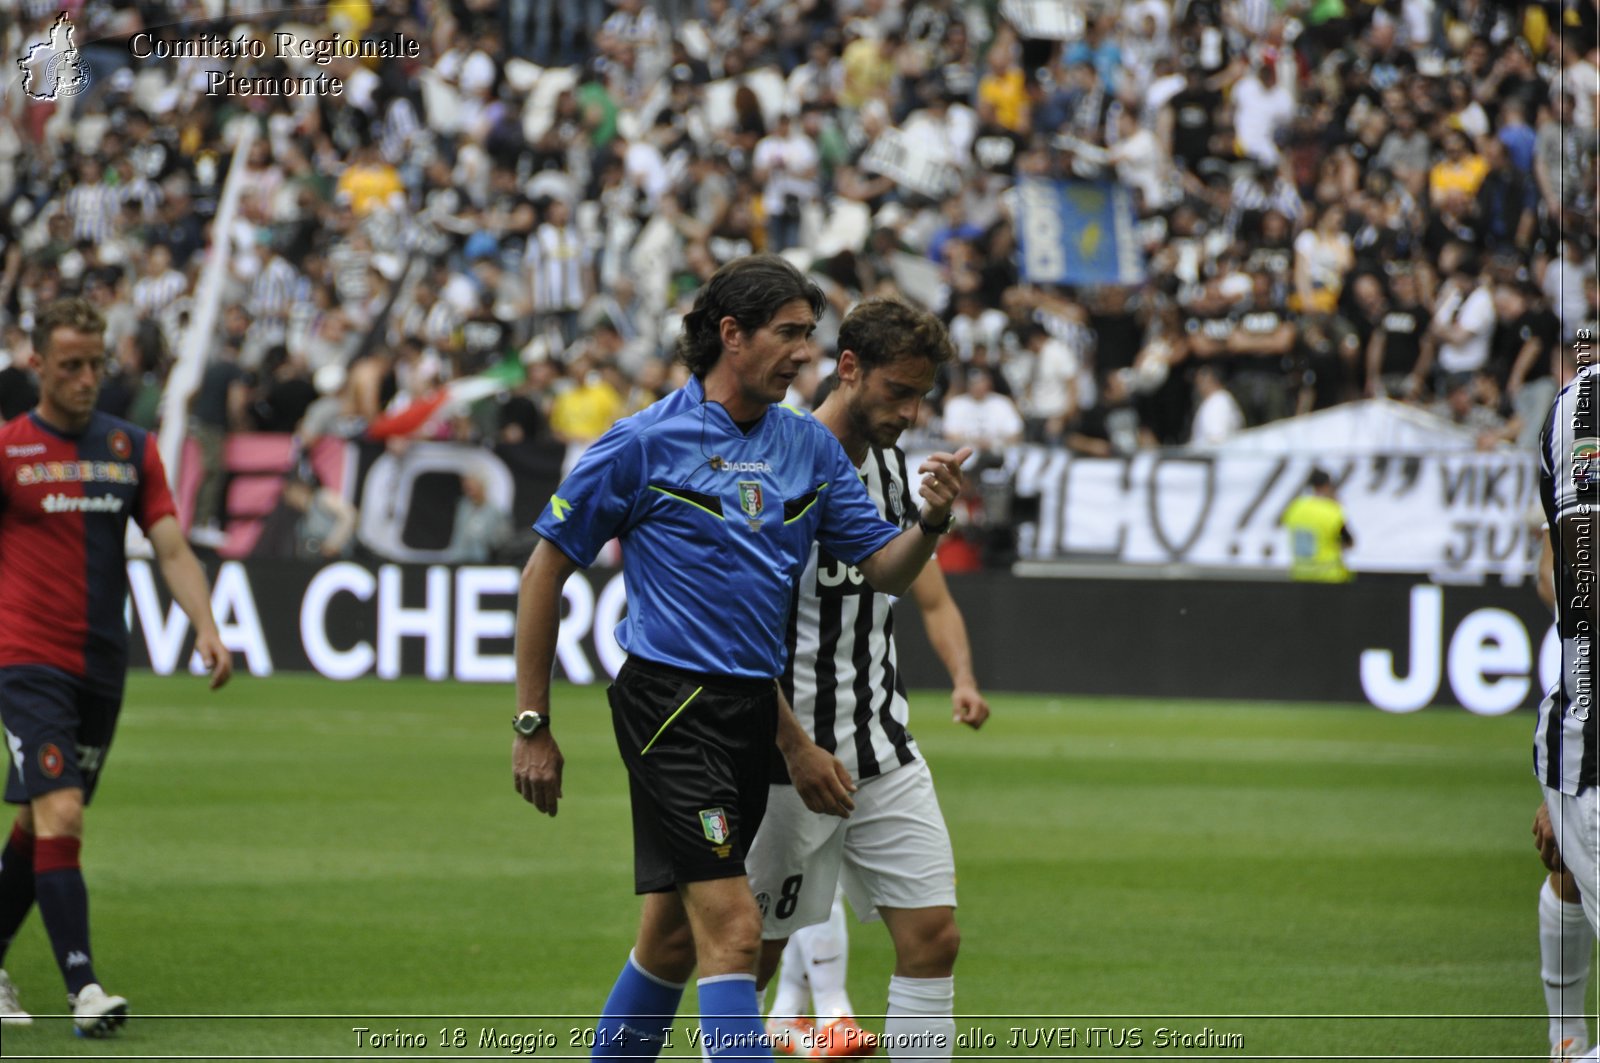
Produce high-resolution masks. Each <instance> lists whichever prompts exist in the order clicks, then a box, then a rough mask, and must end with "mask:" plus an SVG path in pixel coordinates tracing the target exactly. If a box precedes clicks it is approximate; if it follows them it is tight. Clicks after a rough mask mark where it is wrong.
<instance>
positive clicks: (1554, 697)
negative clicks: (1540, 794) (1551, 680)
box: [1533, 365, 1600, 794]
mask: <svg viewBox="0 0 1600 1063" xmlns="http://www.w3.org/2000/svg"><path fill="white" fill-rule="evenodd" d="M1597 401H1600V370H1597V369H1596V367H1595V366H1592V365H1591V366H1585V367H1584V368H1583V369H1582V370H1580V371H1579V373H1578V375H1577V376H1576V377H1575V378H1574V379H1573V381H1572V382H1571V383H1570V384H1568V385H1567V386H1566V387H1565V388H1563V389H1562V390H1561V393H1560V394H1559V395H1557V396H1556V400H1555V403H1554V404H1553V405H1552V406H1551V408H1550V412H1549V413H1548V414H1547V415H1546V417H1545V424H1544V431H1543V432H1542V434H1541V435H1540V437H1539V496H1540V501H1541V502H1542V503H1543V505H1544V512H1545V517H1546V518H1547V520H1548V521H1549V524H1550V540H1551V545H1552V546H1553V547H1554V548H1555V559H1556V565H1555V584H1556V630H1557V632H1558V633H1559V634H1560V636H1561V681H1560V682H1559V683H1557V684H1556V685H1555V686H1554V687H1553V688H1552V689H1551V690H1550V691H1549V693H1548V694H1546V695H1545V699H1544V701H1543V703H1541V704H1540V706H1539V723H1538V728H1537V730H1535V732H1534V740H1533V766H1534V773H1535V774H1536V775H1538V777H1539V781H1540V782H1541V783H1543V784H1544V785H1545V786H1548V787H1550V788H1551V789H1554V790H1559V791H1560V792H1562V793H1564V794H1576V793H1578V792H1580V791H1581V790H1584V789H1586V788H1588V787H1592V786H1595V785H1597V784H1600V772H1597V770H1596V769H1597V767H1600V761H1597V759H1596V757H1597V750H1596V738H1597V735H1600V732H1597V730H1596V726H1597V725H1596V721H1597V719H1600V717H1597V714H1596V712H1595V688H1594V680H1595V671H1596V669H1595V662H1594V653H1595V648H1596V643H1595V627H1596V625H1597V624H1600V598H1597V597H1596V594H1597V592H1600V588H1597V587H1596V585H1595V583H1596V578H1595V577H1596V558H1597V554H1596V552H1595V551H1596V548H1597V545H1600V544H1597V543H1596V532H1597V530H1600V528H1597V525H1600V417H1597V412H1596V410H1595V404H1596V402H1597ZM1563 521H1567V522H1569V523H1571V522H1576V523H1575V530H1576V535H1575V536H1572V537H1571V538H1573V539H1574V540H1575V542H1574V546H1575V548H1574V549H1573V550H1571V551H1568V550H1566V549H1565V548H1564V547H1563V545H1562V536H1561V532H1560V528H1561V524H1562V522H1563Z"/></svg>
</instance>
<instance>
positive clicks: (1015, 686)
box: [129, 561, 1559, 715]
mask: <svg viewBox="0 0 1600 1063" xmlns="http://www.w3.org/2000/svg"><path fill="white" fill-rule="evenodd" d="M212 576H213V585H214V589H213V593H212V604H213V609H214V611H215V613H216V615H217V619H218V622H219V625H220V627H221V630H222V635H223V640H224V641H225V642H226V643H227V644H228V646H229V647H230V648H231V649H232V650H233V652H234V655H235V667H236V669H237V670H239V671H240V672H247V673H249V674H251V675H255V676H269V675H272V674H274V673H275V672H308V671H309V672H316V673H319V674H321V675H324V676H327V677H328V678H330V679H356V678H360V677H364V676H377V677H379V678H383V679H393V678H396V677H399V676H425V677H427V678H429V679H433V680H456V681H461V682H500V683H508V682H511V681H512V680H513V678H514V677H515V668H516V666H515V659H514V657H513V633H514V628H515V620H516V594H517V586H518V579H519V572H518V570H517V568H516V567H515V566H510V565H484V566H461V567H451V566H447V565H402V564H386V565H380V566H377V567H366V566H362V565H358V564H354V563H349V562H341V563H336V564H331V565H326V566H321V567H319V566H315V565H309V564H300V563H296V562H290V561H283V562H239V561H227V562H223V563H222V564H221V565H220V566H219V567H218V568H216V569H215V571H214V572H213V573H212ZM129 577H130V595H129V599H130V601H129V623H130V627H131V630H132V658H133V663H134V664H135V666H140V667H149V668H152V669H153V670H155V671H156V672H158V673H162V674H167V673H171V672H173V671H176V670H177V669H178V668H180V667H185V666H187V667H190V668H192V669H197V662H195V661H194V660H193V658H192V654H191V649H192V646H193V637H192V632H191V631H190V628H189V624H188V621H187V619H186V618H185V617H184V615H183V613H182V612H181V611H180V610H179V609H178V608H177V606H176V605H174V604H172V602H171V599H170V596H169V595H168V594H167V593H166V591H165V590H164V589H162V588H161V587H160V586H159V581H158V580H157V579H156V577H155V573H154V571H153V569H152V567H151V565H150V563H149V562H145V561H134V562H131V563H130V564H129ZM950 585H951V588H952V590H953V592H954V594H955V596H956V599H957V601H958V602H959V603H960V605H961V607H962V610H963V612H964V613H965V615H966V619H967V626H968V628H969V630H970V633H971V639H972V644H973V656H974V659H975V661H976V662H977V670H978V676H979V678H980V680H981V681H982V683H983V685H984V687H985V688H986V689H989V690H994V691H1032V692H1045V693H1059V694H1083V695H1135V696H1144V697H1183V698H1226V699H1235V700H1254V699H1262V700H1273V701H1347V702H1358V703H1359V702H1365V703H1368V704H1371V705H1374V706H1376V707H1378V708H1381V709H1384V710H1386V711H1390V712H1409V711H1412V710H1415V709H1419V708H1422V707H1424V706H1428V705H1458V706H1462V707H1464V708H1467V709H1469V710H1470V711H1472V712H1475V713H1479V714H1483V715H1498V714H1500V713H1504V712H1509V711H1511V710H1513V709H1516V708H1519V707H1525V706H1531V705H1534V704H1536V703H1537V702H1538V700H1539V698H1540V696H1541V695H1542V692H1543V691H1544V690H1546V689H1547V688H1548V687H1549V686H1551V685H1552V684H1553V683H1554V681H1555V676H1556V671H1557V669H1558V668H1559V650H1558V643H1557V641H1556V639H1555V637H1554V636H1553V634H1552V633H1551V623H1550V617H1549V614H1548V613H1546V612H1545V611H1544V609H1543V608H1542V607H1541V606H1540V604H1539V602H1538V599H1537V598H1536V597H1535V595H1534V593H1533V589H1532V587H1531V585H1530V586H1522V587H1515V586H1503V585H1499V584H1489V585H1485V586H1440V585H1435V584H1432V583H1426V582H1420V581H1416V580H1413V579H1405V578H1399V577H1391V578H1383V577H1379V578H1372V579H1367V580H1359V581H1357V582H1355V583H1352V584H1345V585H1308V584H1295V583H1287V582H1263V581H1253V582H1223V581H1176V580H1088V579H1024V578H1019V577H1016V576H1011V575H999V574H987V573H984V574H975V575H957V576H951V577H950ZM625 606H626V597H625V594H624V590H623V583H622V576H621V573H620V572H619V571H617V570H612V569H605V570H602V569H595V570H593V571H591V572H579V573H577V574H575V575H574V576H573V577H572V579H571V580H569V581H568V583H567V586H566V588H565V592H564V602H563V612H562V617H563V620H562V627H561V634H560V639H559V642H558V645H557V652H556V673H557V676H558V677H559V678H563V679H566V680H569V681H571V682H574V683H580V684H587V683H595V682H606V681H608V679H609V678H610V676H612V675H615V674H616V672H617V670H618V669H619V668H620V667H621V665H622V660H623V658H624V656H625V654H624V652H623V650H622V649H621V647H620V646H618V645H617V641H616V637H615V634H614V632H615V629H616V626H617V622H618V620H619V619H620V618H621V617H622V615H623V612H624V609H625ZM898 609H899V613H900V616H899V618H898V623H897V629H898V639H899V645H900V655H901V662H902V667H903V671H904V673H905V676H906V681H907V683H908V684H909V685H910V686H912V687H931V688H938V687H941V686H943V685H944V684H945V683H946V681H947V680H946V677H945V676H944V673H943V670H942V668H941V667H940V665H939V662H938V658H937V657H936V656H935V655H934V654H933V651H932V650H931V649H930V648H929V646H928V644H927V640H926V638H925V637H924V636H923V634H922V630H921V624H920V620H919V618H918V617H917V614H916V608H915V606H914V605H913V604H912V603H911V602H910V601H909V600H904V601H902V602H901V603H900V605H899V607H898Z"/></svg>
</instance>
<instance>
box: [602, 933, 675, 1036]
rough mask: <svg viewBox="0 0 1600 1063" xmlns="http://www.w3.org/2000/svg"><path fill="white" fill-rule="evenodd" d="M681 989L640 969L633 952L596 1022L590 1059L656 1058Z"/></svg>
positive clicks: (673, 1013)
mask: <svg viewBox="0 0 1600 1063" xmlns="http://www.w3.org/2000/svg"><path fill="white" fill-rule="evenodd" d="M682 999H683V986H682V985H677V984H674V983H672V982H668V981H666V980H665V979H662V978H657V977H656V976H655V975H653V974H651V973H650V972H649V971H646V970H645V969H644V968H643V967H640V966H639V964H638V962H637V961H635V960H634V958H633V953H631V952H630V953H628V962H627V963H625V964H623V966H622V973H621V974H620V975H618V976H617V984H616V985H614V986H612V987H611V995H610V996H609V997H607V998H606V1006H605V1010H604V1011H602V1012H601V1013H600V1021H599V1022H597V1023H595V1030H594V1051H593V1052H591V1053H589V1058H590V1059H655V1058H656V1057H657V1056H659V1055H660V1054H661V1046H662V1044H663V1043H664V1042H665V1041H666V1037H667V1031H668V1030H670V1029H671V1028H672V1020H673V1019H675V1018H676V1017H677V1015H678V1002H679V1001H680V1000H682Z"/></svg>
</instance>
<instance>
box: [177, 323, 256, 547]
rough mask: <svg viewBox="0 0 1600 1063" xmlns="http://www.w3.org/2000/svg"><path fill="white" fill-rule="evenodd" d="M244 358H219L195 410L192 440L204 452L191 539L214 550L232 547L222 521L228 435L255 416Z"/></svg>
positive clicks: (230, 352)
mask: <svg viewBox="0 0 1600 1063" xmlns="http://www.w3.org/2000/svg"><path fill="white" fill-rule="evenodd" d="M238 357H239V354H238V351H237V350H236V349H235V348H233V347H224V348H223V349H221V350H220V351H218V352H217V354H216V356H215V357H214V358H212V360H211V361H210V362H208V363H207V364H206V368H205V371H204V373H202V374H201V377H200V386H199V388H197V389H196V390H195V393H194V399H193V401H192V402H191V404H190V408H189V435H190V436H191V437H193V439H194V441H195V442H196V443H197V444H198V445H199V447H200V470H201V471H200V488H199V491H198V492H197V493H196V494H195V501H194V521H193V523H192V525H191V526H190V529H189V538H190V540H191V541H192V542H194V543H195V544H196V545H197V546H206V547H211V548H213V549H214V548H216V547H218V546H221V545H222V544H223V543H224V542H226V541H227V536H226V535H225V534H224V533H223V530H222V517H223V488H224V487H225V486H226V484H227V462H226V454H227V443H228V433H229V432H232V431H236V430H240V429H243V428H245V427H247V425H248V417H249V411H250V377H249V374H248V373H246V372H245V371H244V370H243V369H241V368H240V367H239V364H238Z"/></svg>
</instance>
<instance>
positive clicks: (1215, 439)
mask: <svg viewBox="0 0 1600 1063" xmlns="http://www.w3.org/2000/svg"><path fill="white" fill-rule="evenodd" d="M1194 401H1195V406H1194V425H1193V426H1192V427H1191V429H1190V431H1189V445H1190V446H1192V447H1214V446H1216V445H1217V444H1219V443H1221V442H1223V441H1225V440H1227V439H1229V438H1231V437H1232V436H1234V435H1236V434H1237V433H1239V432H1240V431H1242V430H1243V429H1244V411H1243V410H1241V409H1240V408H1239V401H1238V400H1237V399H1235V398H1234V397H1233V392H1231V391H1229V390H1228V389H1227V388H1226V387H1224V386H1223V383H1222V374H1221V373H1219V372H1218V371H1217V368H1216V366H1214V365H1202V366H1200V367H1199V368H1198V369H1196V370H1195V371H1194Z"/></svg>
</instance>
